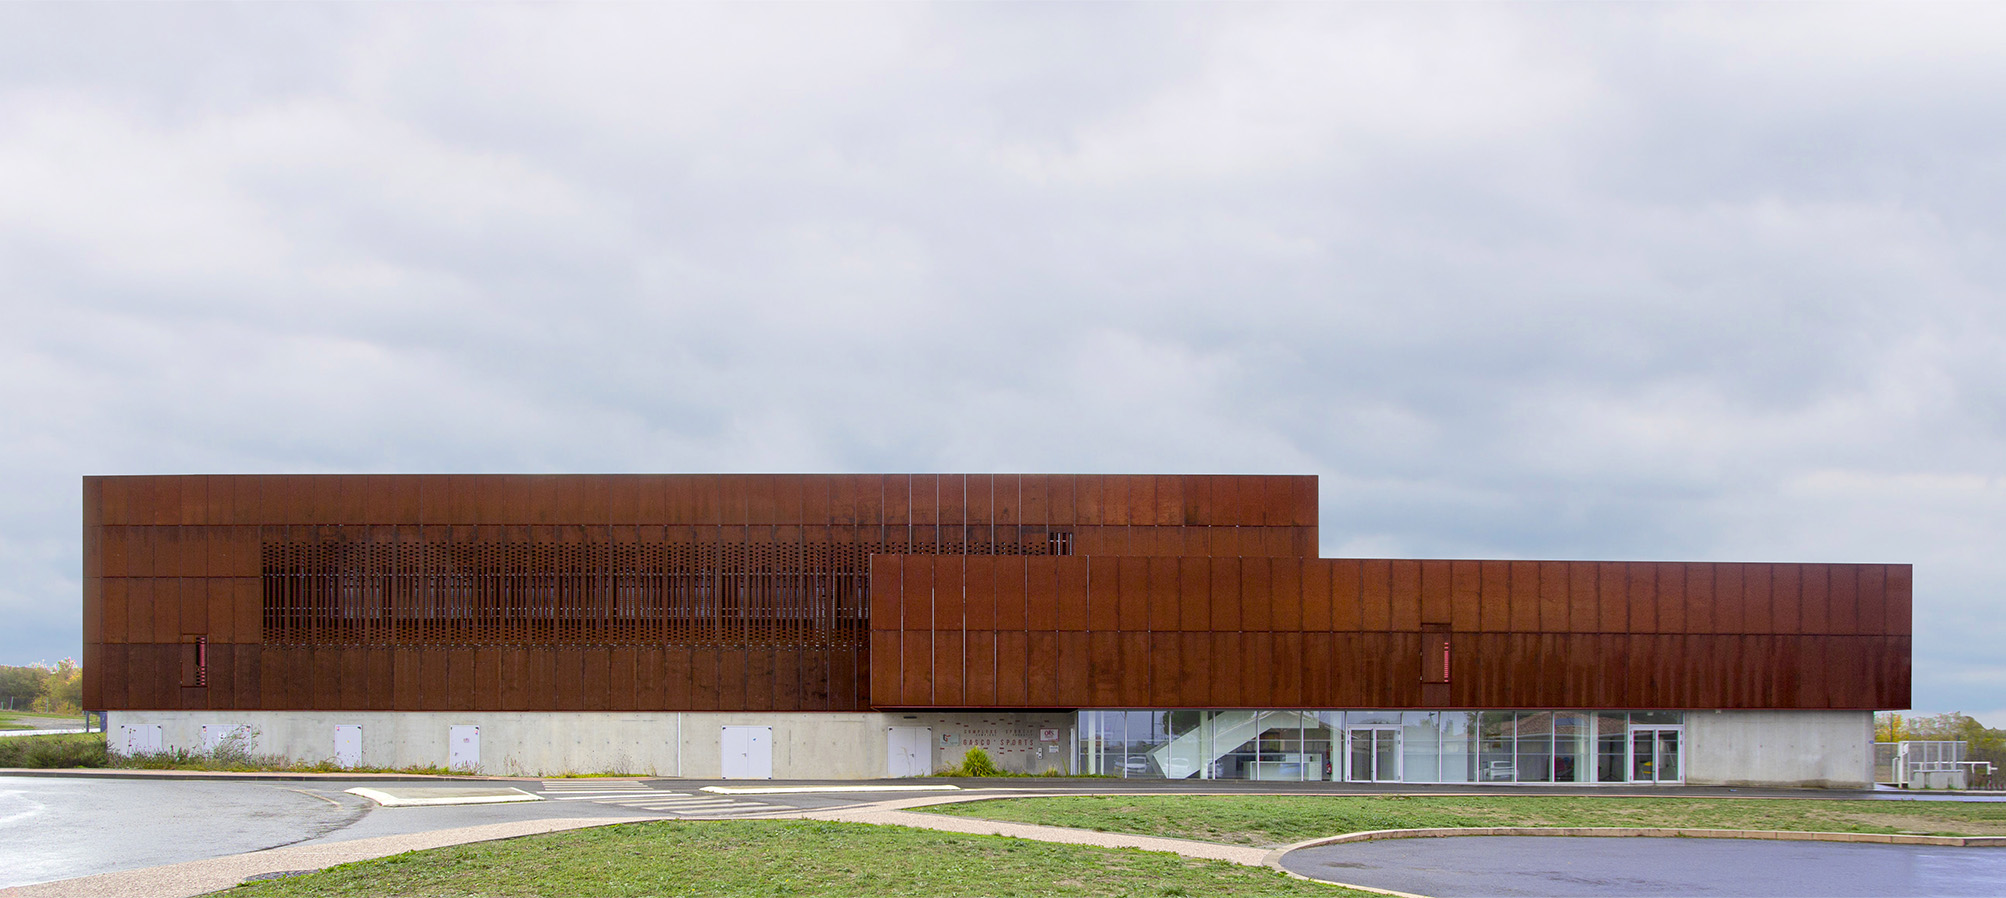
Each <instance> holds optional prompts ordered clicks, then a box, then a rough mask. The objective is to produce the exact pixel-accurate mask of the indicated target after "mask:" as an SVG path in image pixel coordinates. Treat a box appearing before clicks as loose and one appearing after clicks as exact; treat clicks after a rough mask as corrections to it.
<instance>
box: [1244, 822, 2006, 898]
mask: <svg viewBox="0 0 2006 898" xmlns="http://www.w3.org/2000/svg"><path fill="white" fill-rule="evenodd" d="M1282 866H1284V867H1287V868H1288V869H1289V870H1291V871H1294V872H1296V873H1300V874H1302V875H1304V876H1309V877H1312V878H1315V879H1322V880H1327V881H1332V882H1343V883H1349V884H1351V885H1361V886H1370V887H1373V888H1380V889H1389V890H1393V891H1400V892H1410V893H1417V894H1422V895H1432V896H1436V898H1477V896H1484V898H1490V896H1511V895H1540V896H1547V898H1573V896H1596V898H1602V896H1618V895H1635V896H1655V895H1694V896H1698V895H1705V896H1723V898H1733V896H1747V898H1850V896H1860V898H1883V896H1888V895H1902V896H1911V898H1922V896H1974V898H1997V896H1999V895H2001V894H2006V848H1938V847H1934V846H1927V845H1866V844H1858V843H1838V842H1772V841H1766V840H1757V839H1654V838H1578V837H1577V838H1568V837H1558V836H1457V837H1452V838H1441V839H1389V840H1386V841H1379V842H1352V843H1346V844H1340V845H1326V846H1322V847H1319V848H1304V849H1299V850H1296V851H1292V852H1289V853H1288V854H1286V855H1283V857H1282Z"/></svg>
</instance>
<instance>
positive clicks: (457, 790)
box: [348, 786, 543, 808]
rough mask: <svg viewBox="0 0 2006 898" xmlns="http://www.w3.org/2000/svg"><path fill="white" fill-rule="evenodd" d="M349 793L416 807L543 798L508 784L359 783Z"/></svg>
mask: <svg viewBox="0 0 2006 898" xmlns="http://www.w3.org/2000/svg"><path fill="white" fill-rule="evenodd" d="M348 793H349V794H350V795H360V796H362V797H363V798H367V799H369V800H370V801H373V802H376V803H377V804H380V805H382V806H384V807H386V808H416V807H425V806H427V805H447V804H503V803H506V802H511V801H542V800H543V799H542V798H539V797H537V796H535V795H531V794H529V793H528V792H524V791H522V790H521V789H516V788H513V787H509V786H471V787H469V786H384V787H383V788H380V789H377V788H371V787H368V786H358V787H356V788H354V789H349V790H348Z"/></svg>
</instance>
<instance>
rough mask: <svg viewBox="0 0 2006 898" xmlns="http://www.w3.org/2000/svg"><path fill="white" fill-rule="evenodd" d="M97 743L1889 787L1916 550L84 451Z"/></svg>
mask: <svg viewBox="0 0 2006 898" xmlns="http://www.w3.org/2000/svg"><path fill="white" fill-rule="evenodd" d="M83 519H84V571H83V608H84V631H85V632H84V702H85V704H86V706H87V707H88V708H90V709H92V710H101V711H104V712H106V715H107V717H106V719H107V723H108V732H109V733H110V738H111V739H112V748H113V749H114V750H116V751H123V752H145V751H155V750H166V749H172V748H181V749H190V750H201V749H203V748H205V747H207V748H213V747H215V746H217V745H220V744H222V743H224V742H225V741H228V740H235V741H236V742H237V743H238V744H241V745H244V746H247V747H250V748H251V749H252V750H255V751H256V752H258V753H261V754H270V755H282V756H286V757H289V758H292V759H294V760H301V761H321V760H327V761H332V762H334V763H336V764H338V765H341V766H347V767H362V768H396V767H407V766H419V765H424V766H456V767H461V768H466V769H471V770H475V771H478V772H486V773H495V774H521V775H554V774H560V773H581V772H611V773H630V774H639V775H655V776H684V777H700V778H718V777H725V778H737V777H744V778H765V777H775V778H873V777H885V776H910V775H922V774H926V773H930V772H933V771H935V770H938V769H940V768H943V767H949V766H952V765H954V764H955V763H957V762H958V761H959V760H960V758H961V755H962V754H963V753H965V752H966V751H967V750H968V749H970V748H976V747H979V748H982V749H984V750H985V751H986V752H988V753H989V754H990V755H991V756H992V757H993V758H995V759H996V761H997V762H998V763H999V764H1000V765H1001V766H1003V767H1005V768H1006V769H1010V770H1013V771H1020V772H1031V773H1040V772H1056V773H1065V774H1097V775H1104V776H1115V777H1151V778H1171V779H1251V780H1282V781H1348V782H1386V783H1397V782H1408V783H1495V784H1507V783H1509V784H1534V785H1537V784H1576V785H1584V784H1585V785H1592V784H1600V783H1624V784H1639V783H1643V784H1652V783H1692V784H1760V785H1810V786H1835V787H1857V786H1865V785H1869V784H1870V783H1871V781H1872V768H1871V764H1872V715H1873V712H1874V711H1876V710H1882V709H1900V708H1906V707H1907V706H1908V703H1909V668H1910V661H1911V658H1910V619H1911V610H1910V603H1911V601H1912V571H1911V568H1910V566H1909V565H1906V564H1880V563H1863V564H1809V563H1789V562H1776V563H1750V562H1733V563H1724V562H1664V561H1527V560H1454V559H1361V558H1323V557H1319V555H1318V549H1317V546H1318V541H1317V528H1318V510H1317V482H1316V478H1315V477H1313V476H1249V475H1132V474H1123V475H1004V474H970V475H958V474H957V475H949V474H911V475H906V474H900V475H875V474H874V475H175V476H126V477H87V478H84V482H83Z"/></svg>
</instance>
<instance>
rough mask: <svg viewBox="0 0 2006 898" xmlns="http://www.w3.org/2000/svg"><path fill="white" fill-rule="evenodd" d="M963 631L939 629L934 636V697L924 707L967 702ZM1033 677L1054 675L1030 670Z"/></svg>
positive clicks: (932, 669)
mask: <svg viewBox="0 0 2006 898" xmlns="http://www.w3.org/2000/svg"><path fill="white" fill-rule="evenodd" d="M963 635H964V631H963V630H961V629H959V628H945V627H944V628H942V629H941V630H940V631H939V632H936V633H934V634H933V658H932V662H931V663H930V664H929V665H928V667H929V669H930V673H931V675H932V677H931V678H932V681H933V682H932V686H933V695H932V696H931V697H930V698H928V699H927V704H931V705H937V706H945V707H958V706H961V705H965V704H967V703H968V692H967V689H966V687H965V686H964V685H963V684H964V683H965V678H964V676H963V674H964V671H965V668H966V665H967V660H968V655H967V647H966V645H965V644H964V641H963ZM1032 674H1033V675H1034V676H1037V675H1041V674H1042V675H1043V676H1047V677H1050V676H1054V675H1055V672H1054V671H1051V670H1049V669H1048V670H1046V671H1042V672H1040V671H1035V670H1034V671H1033V672H1032Z"/></svg>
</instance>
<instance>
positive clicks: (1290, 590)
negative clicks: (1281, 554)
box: [1268, 558, 1303, 633]
mask: <svg viewBox="0 0 2006 898" xmlns="http://www.w3.org/2000/svg"><path fill="white" fill-rule="evenodd" d="M1302 566H1303V562H1302V560H1301V559H1297V558H1275V559H1272V560H1271V561H1270V562H1269V563H1268V590H1269V592H1268V594H1269V596H1270V598H1271V600H1272V602H1271V607H1272V610H1271V611H1270V612H1269V615H1270V616H1269V619H1268V623H1269V626H1270V627H1272V628H1273V629H1274V630H1275V632H1278V633H1287V632H1301V631H1302V626H1303V610H1302V609H1303V586H1302Z"/></svg>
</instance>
